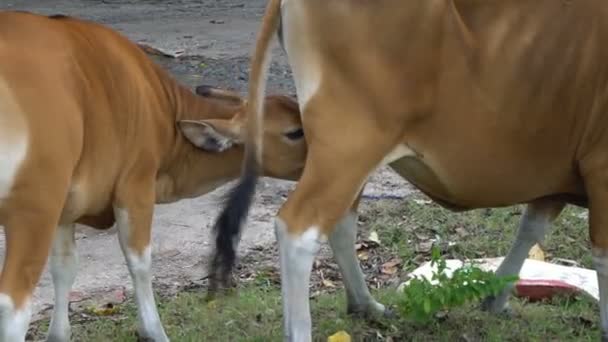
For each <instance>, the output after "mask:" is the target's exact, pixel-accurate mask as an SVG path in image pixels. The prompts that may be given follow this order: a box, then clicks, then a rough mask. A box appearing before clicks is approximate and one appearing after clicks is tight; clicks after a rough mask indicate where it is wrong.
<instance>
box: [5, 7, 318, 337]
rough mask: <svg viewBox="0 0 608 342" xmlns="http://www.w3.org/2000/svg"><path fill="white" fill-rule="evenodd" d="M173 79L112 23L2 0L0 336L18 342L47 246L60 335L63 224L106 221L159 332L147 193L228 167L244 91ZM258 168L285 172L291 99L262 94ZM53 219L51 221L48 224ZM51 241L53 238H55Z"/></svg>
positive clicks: (63, 321) (68, 259)
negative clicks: (38, 11)
mask: <svg viewBox="0 0 608 342" xmlns="http://www.w3.org/2000/svg"><path fill="white" fill-rule="evenodd" d="M197 92H198V93H199V95H201V96H197V95H196V94H195V93H193V92H192V91H191V90H189V89H187V88H186V87H184V86H182V85H180V84H179V83H177V82H176V81H175V80H174V79H172V78H171V77H170V76H169V74H168V73H167V72H165V71H164V70H163V69H162V68H161V67H160V66H158V65H157V64H155V63H154V62H153V61H151V60H150V59H149V58H148V57H147V56H146V55H145V53H144V52H143V51H142V50H141V49H139V48H138V47H137V45H135V44H133V43H132V42H130V41H129V40H128V39H126V38H125V37H123V36H121V35H120V34H118V33H117V32H115V31H113V30H110V29H108V28H106V27H103V26H101V25H98V24H95V23H92V22H87V21H83V20H78V19H73V18H66V17H51V18H49V17H46V16H41V15H35V14H29V13H21V12H0V225H3V226H5V232H6V256H5V260H4V268H3V270H2V274H1V276H0V341H2V342H15V341H23V340H24V338H25V334H26V331H27V328H28V323H29V320H30V298H31V295H32V291H33V290H34V287H35V286H36V284H37V282H38V280H39V277H40V274H41V272H42V270H43V267H44V265H45V263H46V261H47V257H48V255H49V252H51V257H50V271H51V274H52V277H53V283H54V287H55V308H54V312H53V315H52V320H51V325H50V331H49V340H53V341H67V340H69V339H70V323H69V318H68V294H69V291H70V287H71V286H72V284H73V282H74V278H75V276H76V251H75V242H74V229H75V228H74V227H75V224H74V223H83V224H87V225H91V226H94V227H96V228H108V227H109V226H111V225H113V224H114V223H115V222H116V223H117V227H118V236H119V241H120V246H121V248H122V251H123V253H124V255H125V258H126V262H127V265H128V267H129V271H130V274H131V276H132V281H133V287H134V290H135V297H136V301H137V306H138V316H139V327H138V330H139V334H140V336H142V337H144V338H150V339H152V340H155V341H167V340H168V338H167V336H166V334H165V332H164V329H163V326H162V324H161V321H160V318H159V315H158V313H157V310H156V305H155V301H154V295H153V292H152V283H151V273H150V271H151V270H150V266H151V265H150V263H151V251H150V224H151V221H152V214H153V210H154V204H155V203H168V202H175V201H178V200H180V199H183V198H190V197H195V196H199V195H202V194H204V193H207V192H209V191H211V190H213V189H215V188H217V187H219V186H220V185H222V184H224V183H226V182H228V181H230V180H231V179H234V178H237V177H238V175H239V173H240V170H241V164H242V158H243V155H244V149H243V146H242V141H243V140H244V136H243V132H242V130H241V129H240V128H241V126H242V125H244V118H245V117H244V109H245V106H244V103H243V101H242V100H241V98H240V97H239V96H238V95H237V94H235V93H232V92H229V91H223V90H219V89H214V88H212V87H205V86H203V87H199V88H198V89H197ZM264 111H265V112H266V114H267V115H268V116H270V120H268V122H267V124H265V125H264V138H263V139H264V142H265V144H266V146H267V150H266V151H267V153H265V154H264V161H265V164H264V165H265V167H264V174H265V175H267V176H271V177H278V178H285V179H292V180H295V179H297V178H298V177H299V175H300V173H301V169H302V167H303V164H304V156H305V154H306V144H305V142H304V139H303V136H302V134H301V133H302V129H301V123H300V118H299V111H298V106H297V103H296V102H295V101H294V100H292V99H290V98H289V97H284V96H270V97H268V98H267V100H266V101H265V110H264ZM56 227H59V228H56ZM53 241H54V242H53Z"/></svg>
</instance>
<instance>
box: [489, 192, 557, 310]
mask: <svg viewBox="0 0 608 342" xmlns="http://www.w3.org/2000/svg"><path fill="white" fill-rule="evenodd" d="M564 206H565V203H563V202H556V201H551V200H539V201H536V202H532V203H529V204H528V206H527V207H526V209H525V211H524V214H523V216H522V218H521V221H520V223H519V230H518V232H517V237H516V238H515V241H514V243H513V245H512V246H511V249H510V250H509V253H508V254H507V256H506V257H505V259H504V260H503V261H502V263H501V264H500V266H499V267H498V269H497V270H496V275H497V276H509V275H517V274H519V271H520V270H521V267H522V266H523V264H524V261H525V260H526V258H527V257H528V253H529V252H530V249H531V248H532V246H534V245H535V244H536V243H542V242H543V240H544V238H545V234H546V231H547V230H548V228H549V227H550V226H551V223H552V222H553V220H555V218H556V217H557V216H558V215H559V213H560V212H561V211H562V209H563V208H564ZM511 290H512V286H509V287H507V288H505V289H504V290H503V291H502V292H501V293H500V294H499V295H497V296H491V297H488V298H486V299H485V300H484V302H483V303H482V309H484V310H488V311H490V312H493V313H502V312H504V311H506V310H508V305H507V303H508V299H509V294H510V293H511Z"/></svg>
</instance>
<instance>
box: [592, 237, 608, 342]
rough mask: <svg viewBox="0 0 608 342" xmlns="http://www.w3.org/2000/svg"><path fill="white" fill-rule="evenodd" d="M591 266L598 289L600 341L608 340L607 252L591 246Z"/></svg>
mask: <svg viewBox="0 0 608 342" xmlns="http://www.w3.org/2000/svg"><path fill="white" fill-rule="evenodd" d="M592 253H593V267H594V268H595V272H596V273H597V282H598V288H599V290H600V326H601V327H602V341H608V252H607V251H602V250H600V249H597V248H593V250H592Z"/></svg>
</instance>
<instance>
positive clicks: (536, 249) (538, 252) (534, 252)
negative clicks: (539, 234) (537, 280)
mask: <svg viewBox="0 0 608 342" xmlns="http://www.w3.org/2000/svg"><path fill="white" fill-rule="evenodd" d="M528 258H530V259H533V260H540V261H545V252H544V251H543V250H542V248H540V246H539V245H538V244H536V245H534V246H532V248H531V249H530V252H529V253H528Z"/></svg>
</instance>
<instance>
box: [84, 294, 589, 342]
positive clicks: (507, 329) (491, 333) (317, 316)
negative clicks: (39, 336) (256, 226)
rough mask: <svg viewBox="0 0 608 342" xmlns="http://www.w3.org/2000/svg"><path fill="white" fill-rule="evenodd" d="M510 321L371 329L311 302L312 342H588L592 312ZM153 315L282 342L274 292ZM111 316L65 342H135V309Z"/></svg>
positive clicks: (524, 309) (544, 308) (215, 332)
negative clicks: (339, 336) (343, 336)
mask: <svg viewBox="0 0 608 342" xmlns="http://www.w3.org/2000/svg"><path fill="white" fill-rule="evenodd" d="M374 294H375V296H376V298H378V299H379V300H381V301H382V302H384V303H386V304H395V300H396V298H397V297H396V294H395V293H394V292H393V290H388V289H384V290H380V291H374ZM511 303H512V306H513V309H514V312H515V317H513V318H504V317H497V316H489V315H487V314H485V313H484V312H481V311H480V310H479V309H478V308H477V307H476V306H474V305H465V306H463V307H459V308H455V309H454V310H452V311H450V313H449V315H448V316H445V317H443V318H442V319H440V320H435V321H432V322H430V323H427V324H418V323H415V322H412V321H405V320H399V319H394V320H387V319H384V320H380V321H375V322H370V321H364V320H361V319H356V318H352V317H351V316H349V315H347V314H346V313H345V299H344V293H343V292H342V291H339V292H338V293H334V294H322V295H320V296H318V297H316V298H314V299H313V300H312V301H311V307H312V312H313V322H314V335H315V336H314V339H315V341H325V340H326V339H327V337H328V336H330V335H332V334H334V333H335V332H337V331H339V330H345V331H347V332H348V333H349V334H350V335H351V336H352V337H353V340H354V341H390V340H391V339H392V341H421V342H422V341H522V340H524V339H525V340H526V341H573V340H576V341H596V340H598V338H599V333H598V327H597V325H596V321H597V315H598V312H597V309H596V307H597V305H595V304H594V303H592V302H590V301H588V300H587V299H585V298H578V299H560V298H557V299H554V300H552V301H550V302H547V303H540V304H530V303H526V302H524V301H522V300H518V299H514V300H512V301H511ZM159 307H160V315H161V319H162V320H163V323H164V325H165V328H166V329H167V334H168V335H169V337H170V338H171V339H172V340H173V341H187V342H190V341H192V342H195V341H196V342H199V341H243V342H245V341H247V342H255V341H260V342H261V341H282V330H281V329H282V325H281V324H282V314H281V303H280V291H279V290H278V289H277V288H260V287H255V286H251V287H246V288H243V289H241V290H240V291H239V295H238V296H233V297H228V298H223V299H222V300H221V301H218V302H212V304H211V305H209V304H208V303H206V302H205V298H204V293H191V292H183V293H180V294H179V295H177V296H176V297H174V298H165V299H162V300H161V301H160V303H159ZM121 309H122V310H121V313H120V314H118V315H115V316H110V317H104V318H99V319H96V320H94V321H91V322H87V323H85V324H74V326H73V336H74V337H73V341H135V340H136V335H135V325H136V316H135V306H134V305H133V304H131V303H128V304H125V305H124V306H123V307H122V308H121Z"/></svg>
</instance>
